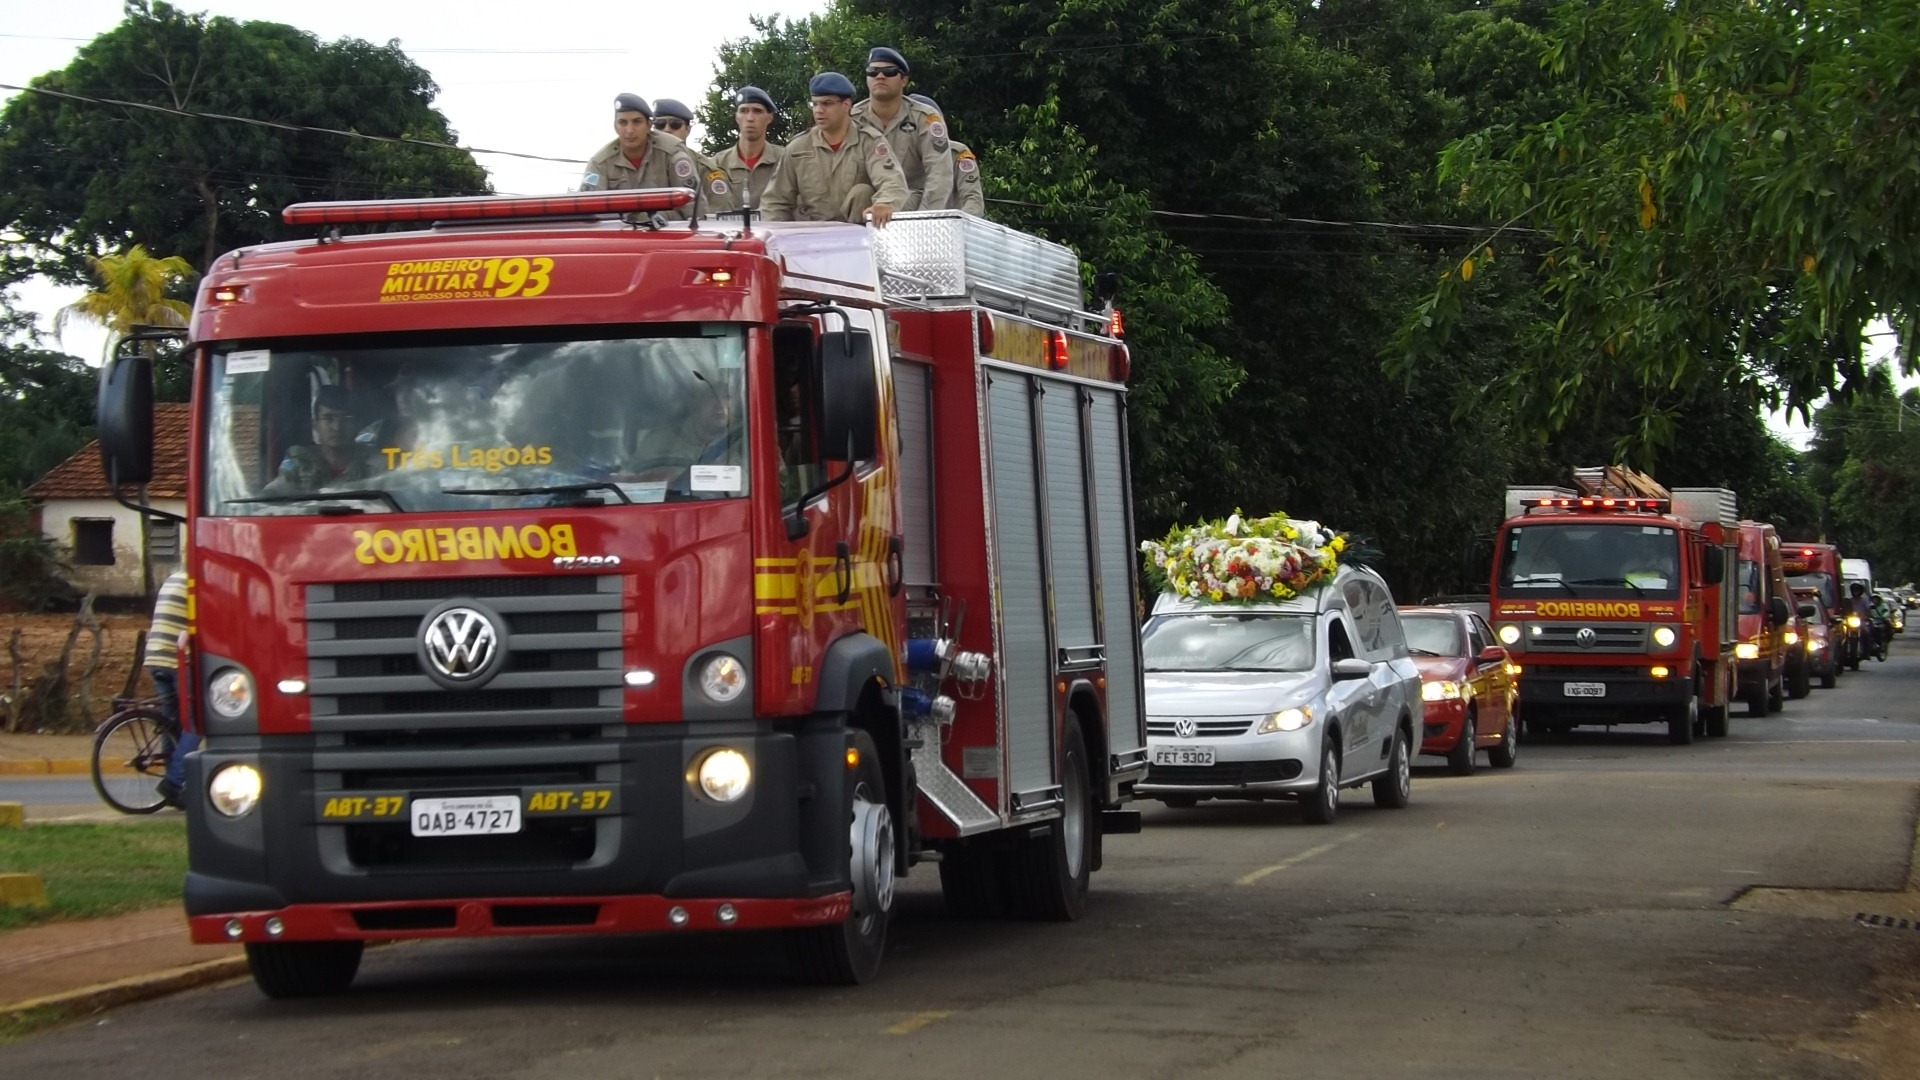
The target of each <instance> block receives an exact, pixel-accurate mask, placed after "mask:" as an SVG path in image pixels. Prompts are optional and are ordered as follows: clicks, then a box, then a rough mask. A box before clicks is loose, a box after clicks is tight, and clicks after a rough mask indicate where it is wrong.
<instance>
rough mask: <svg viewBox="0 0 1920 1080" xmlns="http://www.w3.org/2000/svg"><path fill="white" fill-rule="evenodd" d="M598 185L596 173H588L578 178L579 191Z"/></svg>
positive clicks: (598, 179)
mask: <svg viewBox="0 0 1920 1080" xmlns="http://www.w3.org/2000/svg"><path fill="white" fill-rule="evenodd" d="M599 183H600V174H599V173H597V172H590V173H588V174H587V175H585V176H583V177H581V178H580V189H581V190H582V191H584V190H586V189H587V188H590V187H597V186H598V185H599Z"/></svg>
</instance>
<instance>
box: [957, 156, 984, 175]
mask: <svg viewBox="0 0 1920 1080" xmlns="http://www.w3.org/2000/svg"><path fill="white" fill-rule="evenodd" d="M953 164H954V167H955V168H957V169H959V170H960V171H961V172H963V173H970V172H972V171H973V170H975V169H977V168H979V167H980V166H978V165H976V164H974V161H973V155H972V154H961V155H960V157H959V160H957V161H955V162H954V163H953Z"/></svg>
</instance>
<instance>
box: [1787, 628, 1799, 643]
mask: <svg viewBox="0 0 1920 1080" xmlns="http://www.w3.org/2000/svg"><path fill="white" fill-rule="evenodd" d="M1783 640H1785V641H1786V643H1787V644H1789V645H1798V644H1800V632H1799V631H1797V630H1789V631H1787V634H1786V637H1785V638H1784V639H1783Z"/></svg>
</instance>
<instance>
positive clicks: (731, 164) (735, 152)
mask: <svg viewBox="0 0 1920 1080" xmlns="http://www.w3.org/2000/svg"><path fill="white" fill-rule="evenodd" d="M778 115H780V113H779V110H777V109H775V108H774V107H773V95H772V94H769V93H767V92H766V91H765V90H762V89H760V88H759V87H757V86H743V87H741V88H740V94H739V96H738V97H736V98H735V99H734V106H733V126H734V127H735V128H736V129H738V130H739V132H740V141H739V142H736V143H734V144H733V145H732V146H729V147H727V148H726V149H725V150H722V151H720V152H719V153H718V154H715V155H714V156H713V163H714V165H716V166H718V167H719V168H720V169H721V170H723V171H724V172H725V173H726V174H727V182H728V184H729V185H730V186H731V187H732V189H733V205H732V206H726V207H722V206H719V205H718V204H717V201H716V205H715V209H719V210H737V209H739V208H740V207H741V206H743V205H744V206H752V207H756V208H757V207H759V206H760V204H761V203H762V202H763V201H764V200H765V199H766V195H767V185H768V184H771V183H772V182H773V178H774V175H775V174H776V173H778V172H779V171H780V163H781V162H782V161H785V160H786V156H787V151H786V148H785V147H783V146H781V145H780V144H779V143H773V142H768V141H767V131H768V130H769V129H770V128H772V127H773V119H774V117H776V116H778Z"/></svg>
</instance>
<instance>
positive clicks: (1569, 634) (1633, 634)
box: [1527, 623, 1648, 653]
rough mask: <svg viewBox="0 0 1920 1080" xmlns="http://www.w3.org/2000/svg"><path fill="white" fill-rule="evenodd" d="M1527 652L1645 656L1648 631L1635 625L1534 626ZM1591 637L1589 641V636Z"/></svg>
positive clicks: (1563, 624)
mask: <svg viewBox="0 0 1920 1080" xmlns="http://www.w3.org/2000/svg"><path fill="white" fill-rule="evenodd" d="M1534 627H1535V628H1536V629H1538V630H1539V633H1537V634H1533V635H1531V636H1530V637H1528V639H1527V651H1529V652H1534V651H1542V652H1545V651H1553V652H1583V653H1644V652H1646V651H1647V630H1648V628H1647V627H1645V626H1642V625H1638V624H1634V623H1535V624H1534ZM1589 634H1590V635H1591V637H1588V636H1587V635H1589Z"/></svg>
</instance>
